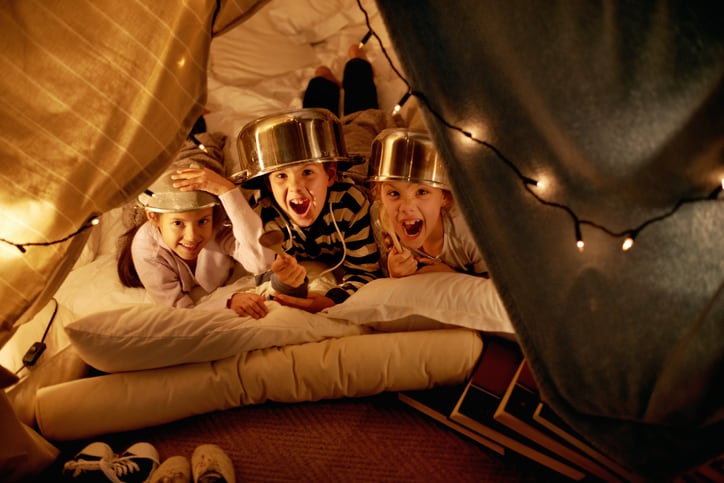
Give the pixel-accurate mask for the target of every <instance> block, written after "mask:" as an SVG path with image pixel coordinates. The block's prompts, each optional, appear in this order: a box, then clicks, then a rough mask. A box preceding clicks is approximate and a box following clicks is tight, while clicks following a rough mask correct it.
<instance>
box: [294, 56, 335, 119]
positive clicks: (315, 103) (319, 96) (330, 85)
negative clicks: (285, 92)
mask: <svg viewBox="0 0 724 483" xmlns="http://www.w3.org/2000/svg"><path fill="white" fill-rule="evenodd" d="M323 69H324V70H323ZM315 74H316V76H315V77H313V78H312V79H311V80H310V81H309V84H307V90H306V91H304V99H303V100H302V107H323V108H325V109H329V110H330V111H332V112H333V113H334V115H335V116H338V117H339V82H335V80H336V79H335V80H332V79H334V76H333V75H332V73H331V72H330V71H329V69H327V68H326V67H320V68H318V69H317V72H315Z"/></svg>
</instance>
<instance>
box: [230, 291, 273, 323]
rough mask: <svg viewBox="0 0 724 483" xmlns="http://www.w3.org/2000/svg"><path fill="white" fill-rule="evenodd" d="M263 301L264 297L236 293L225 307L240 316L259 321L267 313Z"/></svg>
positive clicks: (267, 310) (247, 293) (248, 293)
mask: <svg viewBox="0 0 724 483" xmlns="http://www.w3.org/2000/svg"><path fill="white" fill-rule="evenodd" d="M264 300H265V299H264V297H262V296H261V295H258V294H255V293H251V292H237V293H235V294H234V295H232V296H231V298H230V299H229V300H228V301H227V302H226V306H227V307H228V308H230V309H231V310H233V311H234V312H236V313H237V314H239V315H241V316H245V315H248V316H250V317H253V318H255V319H261V318H262V317H264V316H265V315H266V314H267V313H269V309H268V308H267V306H266V304H265V303H264Z"/></svg>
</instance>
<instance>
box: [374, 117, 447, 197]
mask: <svg viewBox="0 0 724 483" xmlns="http://www.w3.org/2000/svg"><path fill="white" fill-rule="evenodd" d="M368 173H369V174H368V177H367V181H370V182H371V181H406V182H408V183H418V184H424V185H427V186H432V187H434V188H441V189H445V190H450V189H451V188H450V183H449V181H448V177H447V173H446V172H445V168H444V167H443V163H442V159H440V157H439V156H438V153H437V150H436V149H435V146H433V144H432V139H430V137H429V136H428V135H427V134H426V133H424V132H419V131H410V130H408V129H385V130H384V131H382V132H380V133H379V134H378V135H377V137H375V139H374V140H373V141H372V153H371V154H370V160H369V170H368Z"/></svg>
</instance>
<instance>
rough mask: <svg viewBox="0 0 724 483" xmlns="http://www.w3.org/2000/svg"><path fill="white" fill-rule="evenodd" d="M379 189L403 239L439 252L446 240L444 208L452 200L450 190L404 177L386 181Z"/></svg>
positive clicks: (390, 216)
mask: <svg viewBox="0 0 724 483" xmlns="http://www.w3.org/2000/svg"><path fill="white" fill-rule="evenodd" d="M379 189H380V191H379V197H380V200H381V201H382V204H383V205H384V209H385V211H387V215H388V216H389V219H390V221H391V222H392V226H393V227H394V229H395V232H396V233H397V236H398V237H399V238H400V241H401V242H402V243H403V244H404V245H406V246H408V247H410V248H414V249H421V248H422V249H424V250H425V252H427V253H428V254H430V255H433V256H436V255H438V254H439V250H442V241H443V226H442V208H444V207H446V206H448V204H449V203H450V193H449V192H447V191H445V190H442V189H440V188H433V187H431V186H427V185H424V184H417V183H408V182H404V181H385V182H383V183H382V184H381V186H380V188H379ZM435 252H438V253H435Z"/></svg>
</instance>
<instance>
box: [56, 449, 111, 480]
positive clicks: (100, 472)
mask: <svg viewBox="0 0 724 483" xmlns="http://www.w3.org/2000/svg"><path fill="white" fill-rule="evenodd" d="M115 456H116V455H115V454H113V450H112V449H111V447H110V446H108V445H107V444H106V443H103V442H101V441H96V442H93V443H91V444H89V445H88V446H86V447H85V448H83V449H82V450H80V452H79V453H78V454H76V455H75V457H74V458H73V459H72V460H69V461H66V462H65V464H64V465H63V479H64V480H66V481H73V482H78V483H85V482H88V483H93V482H106V481H112V480H110V478H109V477H108V476H107V475H113V476H115V475H114V474H113V471H112V470H111V464H112V463H113V460H114V458H115Z"/></svg>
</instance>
